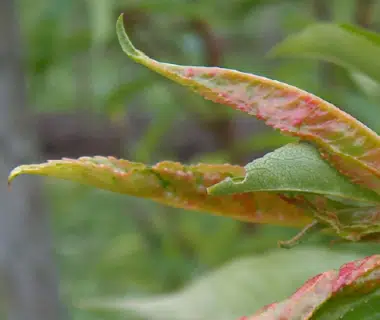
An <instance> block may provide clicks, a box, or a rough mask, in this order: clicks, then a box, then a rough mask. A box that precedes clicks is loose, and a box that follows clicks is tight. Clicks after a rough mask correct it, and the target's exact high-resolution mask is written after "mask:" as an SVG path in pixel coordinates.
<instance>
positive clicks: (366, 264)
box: [241, 255, 380, 320]
mask: <svg viewBox="0 0 380 320" xmlns="http://www.w3.org/2000/svg"><path fill="white" fill-rule="evenodd" d="M241 319H242V320H243V319H245V320H269V319H270V320H330V319H331V320H333V319H334V320H335V319H346V320H358V319H360V320H375V319H380V255H374V256H371V257H367V258H365V259H363V260H357V261H353V262H349V263H346V264H345V265H343V266H342V267H341V268H340V269H339V270H331V271H327V272H324V273H322V274H319V275H317V276H315V277H314V278H312V279H310V280H309V281H307V282H306V283H305V284H304V285H303V286H302V287H301V288H300V289H298V290H297V291H296V293H294V294H293V295H292V296H291V297H290V298H289V299H287V300H285V301H282V302H279V303H274V304H271V305H268V306H266V307H265V308H263V309H262V310H261V311H259V312H258V313H257V314H256V315H253V316H251V317H243V318H241Z"/></svg>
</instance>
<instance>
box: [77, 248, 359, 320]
mask: <svg viewBox="0 0 380 320" xmlns="http://www.w3.org/2000/svg"><path fill="white" fill-rule="evenodd" d="M359 258H361V257H360V256H359V255H358V254H355V253H353V252H339V251H333V250H331V249H328V248H316V247H298V248H295V249H293V250H292V252H291V254H289V252H288V251H285V250H273V251H271V252H268V253H266V254H265V255H259V256H257V255H256V256H252V257H246V258H239V259H235V260H234V261H232V262H230V263H227V264H225V265H224V266H222V267H220V268H218V269H217V270H215V271H212V272H208V273H206V274H204V275H203V276H201V277H199V278H197V279H195V280H194V281H192V282H191V283H189V284H188V285H186V286H185V287H184V288H182V289H180V290H178V291H176V292H172V293H167V294H160V295H154V296H150V297H149V296H148V297H131V296H127V297H120V298H114V297H110V298H106V299H104V298H103V299H101V298H99V299H91V300H90V301H88V300H87V301H84V302H82V307H84V308H86V309H90V310H109V311H116V312H128V314H127V315H129V313H133V314H137V315H138V316H140V317H141V318H142V319H149V320H210V319H218V320H234V319H238V318H239V317H240V316H242V315H249V314H252V313H253V312H255V311H256V310H259V309H260V308H261V307H262V306H264V305H266V304H268V303H271V302H273V301H276V300H281V299H284V298H285V297H288V296H290V295H291V294H292V292H294V288H295V287H299V286H301V285H302V283H303V282H305V281H306V280H307V279H308V278H310V277H312V276H314V275H316V274H318V273H320V272H323V271H325V270H329V269H332V268H339V266H340V265H342V264H343V263H345V262H347V261H351V260H354V259H359ZM305 261H307V263H305ZM125 318H128V317H127V316H126V317H125ZM276 319H278V318H276ZM276 319H275V318H270V317H269V318H267V319H266V320H276ZM297 320H299V319H297ZM330 320H335V318H331V319H330Z"/></svg>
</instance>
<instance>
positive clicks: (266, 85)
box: [117, 16, 380, 194]
mask: <svg viewBox="0 0 380 320" xmlns="http://www.w3.org/2000/svg"><path fill="white" fill-rule="evenodd" d="M117 34H118V37H119V41H120V44H121V46H122V48H123V51H124V52H125V53H126V54H127V55H128V56H129V57H131V58H132V59H133V60H135V61H136V62H138V63H141V64H143V65H145V66H146V67H148V68H150V69H152V70H154V71H156V72H157V73H159V74H161V75H163V76H165V77H167V78H169V79H171V80H173V81H175V82H178V83H180V84H182V85H184V86H188V87H190V88H191V89H192V90H194V91H195V92H197V93H199V94H201V95H202V96H203V97H205V98H206V99H209V100H212V101H214V102H217V103H221V104H225V105H228V106H231V107H233V108H235V109H238V110H240V111H243V112H246V113H248V114H251V115H254V116H256V117H257V118H259V119H262V120H264V121H265V123H266V124H267V125H269V126H271V127H273V128H275V129H279V130H280V131H281V132H282V133H284V134H288V135H292V136H297V137H300V138H301V139H303V140H308V141H310V142H313V143H315V144H316V145H318V147H319V148H320V149H321V153H322V155H323V156H324V157H326V158H327V159H328V160H329V161H330V162H331V163H333V164H334V165H335V167H336V168H337V169H338V170H339V171H340V172H341V173H343V174H345V175H347V176H348V177H350V178H351V180H352V181H353V182H355V183H359V184H361V185H364V186H366V187H368V188H370V189H373V190H374V191H376V192H377V193H378V194H380V137H379V136H378V135H377V134H376V133H375V132H374V131H372V130H371V129H369V128H368V127H366V126H365V125H364V124H362V123H361V122H359V121H357V120H356V119H355V118H353V117H351V116H350V115H348V114H347V113H345V112H343V111H342V110H340V109H338V108H337V107H335V106H334V105H332V104H330V103H328V102H326V101H324V100H322V99H320V98H318V97H316V96H314V95H312V94H310V93H308V92H306V91H303V90H300V89H298V88H296V87H293V86H290V85H287V84H284V83H281V82H278V81H274V80H270V79H267V78H264V77H260V76H256V75H252V74H247V73H242V72H239V71H236V70H228V69H223V68H215V67H192V66H179V65H174V64H168V63H160V62H158V61H156V60H153V59H151V58H149V57H148V56H146V55H145V54H144V53H143V52H141V51H139V50H137V49H136V48H135V47H134V46H133V45H132V43H131V42H130V40H129V38H128V36H127V34H126V33H125V30H124V26H123V20H122V16H120V18H119V20H118V22H117Z"/></svg>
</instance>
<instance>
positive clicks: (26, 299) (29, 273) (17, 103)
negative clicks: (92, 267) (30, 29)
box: [0, 0, 60, 320]
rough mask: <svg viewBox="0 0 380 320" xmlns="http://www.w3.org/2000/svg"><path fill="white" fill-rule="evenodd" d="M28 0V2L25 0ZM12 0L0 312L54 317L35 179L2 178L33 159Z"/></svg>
mask: <svg viewBox="0 0 380 320" xmlns="http://www.w3.org/2000/svg"><path fill="white" fill-rule="evenodd" d="M31 5H33V4H32V3H31ZM22 66H23V62H22V50H21V46H20V36H19V30H18V26H17V17H16V9H15V2H14V1H13V0H1V1H0V204H1V207H0V285H1V289H2V296H1V298H2V299H1V307H2V312H3V314H2V317H1V319H4V318H5V315H4V313H5V314H6V315H7V319H10V320H50V319H52V320H53V319H54V320H56V319H59V318H60V316H59V314H60V312H59V311H60V310H59V309H60V308H59V302H58V293H57V280H56V274H55V266H54V264H53V262H52V250H51V239H50V235H49V232H48V230H49V229H48V224H47V219H46V216H45V215H44V212H43V210H42V208H41V194H40V190H39V186H38V184H37V183H36V180H34V179H29V178H23V179H20V181H16V182H15V184H14V186H13V187H12V190H11V192H9V191H8V190H7V183H6V178H7V174H8V172H9V170H10V169H11V168H12V167H14V166H15V165H18V164H21V163H28V162H31V161H36V160H37V158H36V156H37V144H36V139H35V134H34V133H35V132H34V131H35V130H34V129H33V127H32V124H31V122H30V121H31V119H32V117H30V115H28V110H27V108H26V99H25V79H24V74H23V70H22Z"/></svg>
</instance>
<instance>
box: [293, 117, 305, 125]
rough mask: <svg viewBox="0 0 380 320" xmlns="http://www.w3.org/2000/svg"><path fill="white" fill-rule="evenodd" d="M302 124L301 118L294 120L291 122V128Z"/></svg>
mask: <svg viewBox="0 0 380 320" xmlns="http://www.w3.org/2000/svg"><path fill="white" fill-rule="evenodd" d="M302 122H303V119H302V118H295V119H293V120H292V126H293V127H299V126H300V125H301V123H302Z"/></svg>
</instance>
